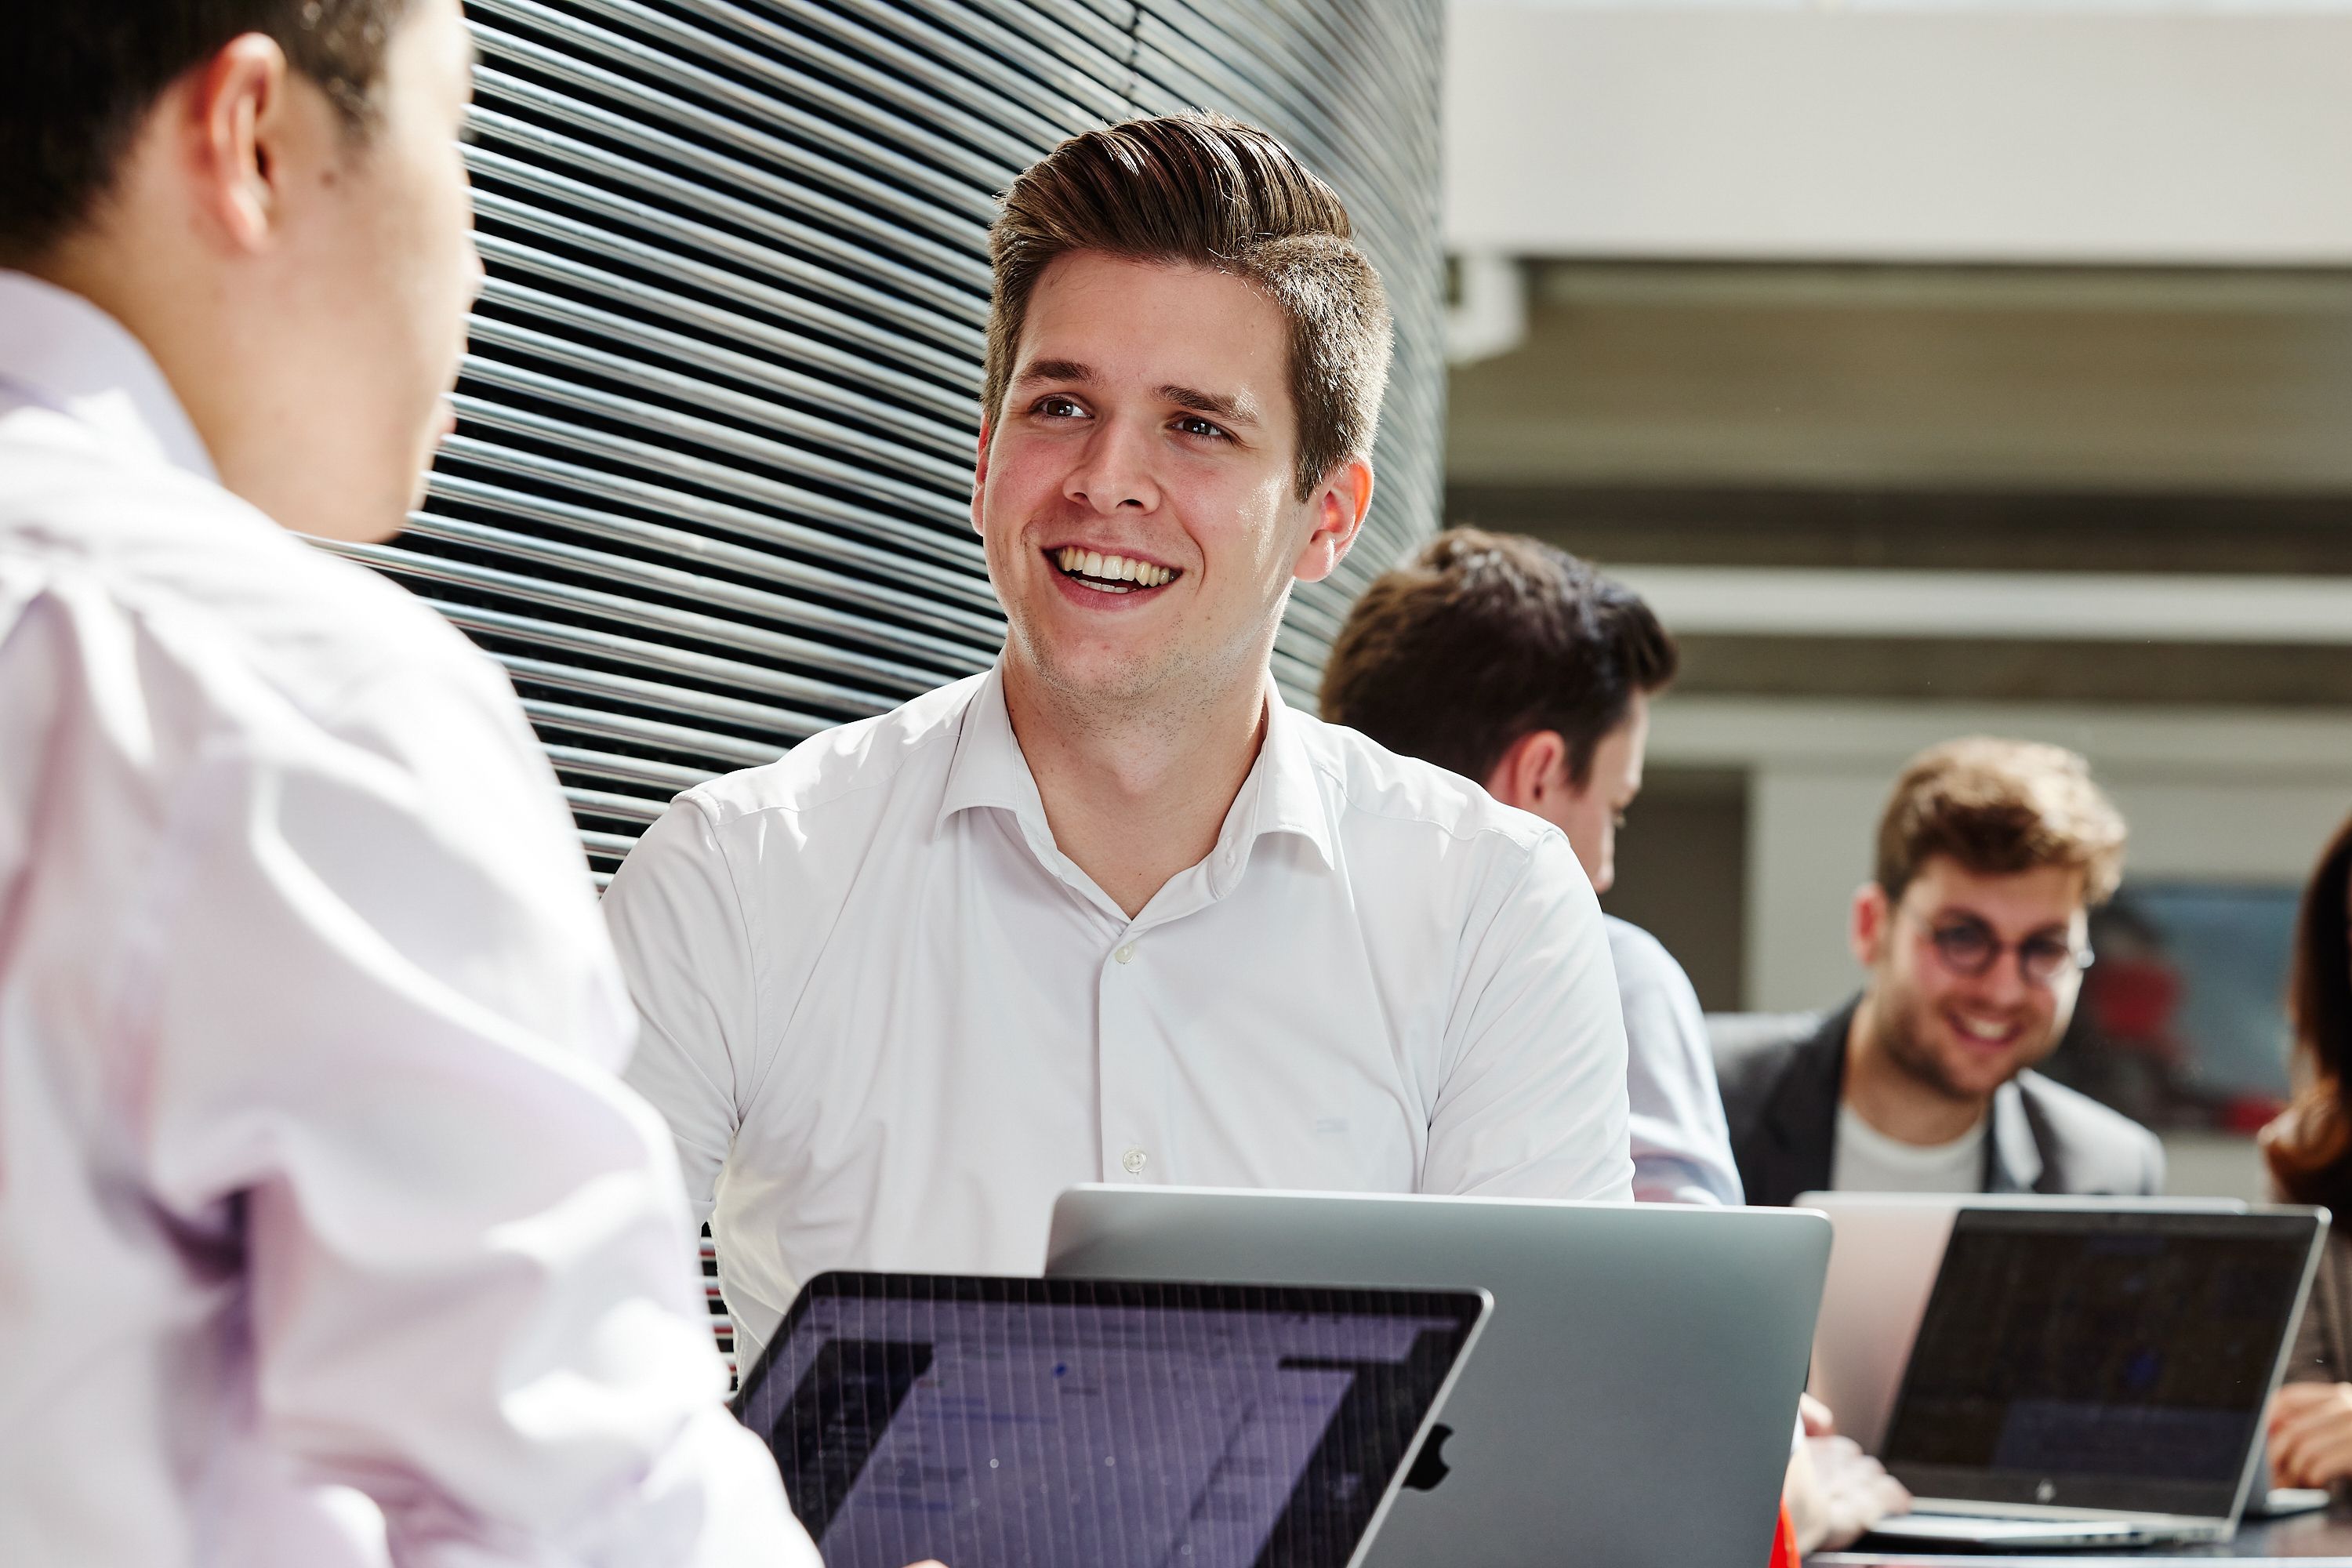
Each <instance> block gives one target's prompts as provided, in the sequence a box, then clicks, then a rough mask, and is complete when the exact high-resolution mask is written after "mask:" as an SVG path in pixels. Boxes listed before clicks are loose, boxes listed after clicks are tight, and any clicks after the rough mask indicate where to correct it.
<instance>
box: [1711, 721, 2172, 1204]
mask: <svg viewBox="0 0 2352 1568" xmlns="http://www.w3.org/2000/svg"><path fill="white" fill-rule="evenodd" d="M2123 855H2124V821H2123V818H2122V817H2121V816H2118V815H2117V814H2116V808H2115V806H2114V805H2112V804H2110V803H2109V802H2108V800H2107V797H2106V796H2105V795H2104V794H2103V793H2101V791H2100V789H2099V787H2098V786H2097V785H2096V784H2094V783H2093V782H2092V781H2091V772H2090V768H2089V767H2088V766H2087V765H2086V764H2085V763H2084V761H2083V759H2082V758H2081V757H2079V756H2076V755H2075V754H2074V752H2069V751H2066V750H2064V749H2063V748H2062V747H2058V746H2049V745H2040V744H2036V743H2033V742H2025V741H2009V740H2000V739H1995V738H1991V737H1986V736H1979V737H1974V738H1970V739H1968V740H1960V741H1951V742H1946V743H1944V744H1942V745H1939V746H1934V747H1930V748H1929V749H1928V750H1927V751H1926V752H1921V753H1920V754H1919V755H1918V756H1916V757H1915V758H1913V759H1912V760H1911V762H1910V763H1909V765H1908V766H1906V768H1905V769H1904V770H1903V774H1902V776H1901V777H1900V778H1898V779H1897V780H1895V789H1894V792H1893V794H1892V795H1890V796H1889V797H1888V799H1887V802H1886V810H1885V815H1884V816H1882V817H1881V818H1880V819H1879V824H1878V849H1877V858H1876V866H1875V870H1874V876H1873V877H1872V879H1871V880H1870V881H1868V882H1867V883H1864V885H1863V886H1862V887H1861V888H1860V889H1857V890H1856V891H1855V893H1854V896H1853V915H1852V920H1851V922H1850V924H1849V927H1848V931H1847V938H1848V941H1849V942H1850V944H1851V946H1852V947H1853V955H1854V957H1855V958H1856V959H1857V960H1858V961H1860V963H1862V964H1863V966H1864V968H1865V969H1866V970H1867V971H1868V972H1869V978H1868V980H1867V982H1866V984H1864V989H1863V993H1862V994H1861V995H1860V996H1858V997H1856V998H1855V999H1854V1000H1853V1001H1852V1002H1849V1003H1848V1004H1846V1005H1844V1006H1843V1007H1841V1008H1839V1009H1837V1010H1836V1011H1835V1012H1833V1013H1831V1014H1829V1015H1827V1016H1822V1017H1808V1018H1805V1019H1802V1020H1801V1021H1800V1022H1798V1023H1797V1024H1796V1025H1795V1026H1793V1027H1788V1028H1780V1029H1778V1030H1775V1031H1773V1032H1770V1033H1768V1034H1766V1035H1763V1036H1761V1037H1756V1038H1751V1039H1746V1040H1740V1041H1727V1042H1726V1043H1725V1046H1724V1048H1723V1050H1722V1051H1721V1052H1720V1053H1719V1054H1718V1057H1717V1065H1718V1067H1719V1068H1720V1069H1721V1072H1722V1076H1723V1099H1724V1106H1725V1109H1726V1110H1727V1112H1728V1113H1729V1116H1730V1120H1731V1143H1732V1152H1733V1153H1734V1154H1735V1155H1736V1156H1737V1157H1738V1161H1739V1174H1740V1179H1741V1181H1742V1182H1743V1184H1745V1185H1746V1187H1747V1189H1748V1202H1750V1203H1758V1204H1786V1203H1790V1202H1791V1201H1793V1200H1794V1199H1795V1198H1796V1196H1797V1194H1800V1193H1802V1192H1808V1191H1818V1190H1824V1189H1832V1188H1834V1189H1836V1190H1838V1191H1842V1192H1908V1193H1960V1194H1966V1193H2077V1194H2124V1195H2146V1194H2156V1193H2158V1192H2160V1191H2162V1190H2163V1185H2164V1151H2163V1148H2162V1146H2161V1145H2160V1144H2158V1142H2157V1140H2156V1137H2155V1135H2154V1134H2153V1133H2151V1132H2149V1131H2147V1129H2146V1128H2144V1127H2141V1126H2140V1125H2139V1124H2138V1123H2137V1122H2135V1121H2130V1120H2129V1119H2127V1118H2126V1117H2123V1116H2120V1115H2118V1114H2116V1112H2115V1111H2113V1110H2108V1109H2107V1108H2106V1107H2105V1106H2104V1105H2101V1104H2099V1103H2098V1102H2096V1101H2095V1100H2089V1099H2087V1098H2085V1097H2084V1096H2083V1095H2080V1094H2077V1093H2075V1092H2074V1090H2073V1089H2067V1088H2065V1087H2063V1085H2060V1084H2056V1083H2053V1082H2052V1081H2051V1080H2050V1079H2046V1078H2043V1077H2042V1075H2041V1074H2040V1073H2037V1072H2035V1071H2033V1070H2032V1069H2033V1066H2034V1064H2035V1063H2037V1062H2039V1061H2041V1060H2042V1058H2045V1057H2047V1056H2048V1055H2049V1054H2050V1053H2051V1052H2052V1051H2053V1050H2055V1049H2057V1047H2058V1041H2059V1038H2060V1037H2061V1036H2063V1034H2064V1033H2065V1032H2066V1023H2067V1020H2068V1019H2069V1018H2071V1017H2073V1016H2074V1001H2075V998H2076V997H2077V996H2078V995H2079V994H2081V991H2082V987H2083V970H2084V966H2085V965H2087V964H2088V963H2090V961H2091V956H2090V951H2089V946H2088V942H2089V931H2090V910H2092V909H2093V908H2094V907H2095V906H2096V905H2098V904H2101V903H2104V902H2105V901H2106V900H2107V899H2108V898H2110V897H2112V896H2113V895H2114V893H2115V890H2116V884H2117V882H2118V881H2119V880H2120V879H2121V878H2122V876H2123Z"/></svg>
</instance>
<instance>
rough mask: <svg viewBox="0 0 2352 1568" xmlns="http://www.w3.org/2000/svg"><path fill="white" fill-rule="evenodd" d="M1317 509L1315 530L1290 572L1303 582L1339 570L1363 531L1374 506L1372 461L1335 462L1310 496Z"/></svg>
mask: <svg viewBox="0 0 2352 1568" xmlns="http://www.w3.org/2000/svg"><path fill="white" fill-rule="evenodd" d="M1308 504H1309V505H1310V506H1311V507H1312V508H1313V509H1314V512H1315V531H1314V532H1312V533H1310V534H1308V535H1307V546H1306V548H1305V549H1303V550H1301V551H1300V552H1298V560H1297V563H1294V564H1293V565H1292V567H1291V569H1290V574H1291V575H1292V576H1294V577H1296V578H1297V579H1298V580H1299V581H1300V582H1302V583H1320V582H1321V581H1322V580H1323V579H1324V578H1326V577H1328V576H1329V575H1331V574H1332V573H1333V572H1334V571H1336V570H1338V568H1339V563H1340V562H1342V561H1344V560H1346V559H1347V556H1348V551H1349V547H1350V546H1352V545H1353V544H1354V543H1355V542H1356V535H1357V534H1359V533H1360V532H1362V531H1363V528H1364V514H1365V513H1366V512H1368V511H1370V510H1371V507H1372V464H1371V459H1370V458H1363V457H1353V458H1341V459H1340V460H1339V462H1337V463H1335V464H1333V465H1332V468H1331V471H1330V472H1329V473H1328V474H1326V475H1324V476H1323V479H1322V482H1321V483H1319V484H1318V485H1317V486H1316V487H1315V493H1314V494H1313V495H1312V496H1311V497H1309V498H1308Z"/></svg>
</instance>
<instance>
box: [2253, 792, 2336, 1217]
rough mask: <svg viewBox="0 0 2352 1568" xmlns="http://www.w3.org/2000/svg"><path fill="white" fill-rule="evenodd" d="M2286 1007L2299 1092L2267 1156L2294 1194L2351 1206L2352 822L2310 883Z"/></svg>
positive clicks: (2272, 1132)
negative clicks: (2348, 1101) (2348, 1102)
mask: <svg viewBox="0 0 2352 1568" xmlns="http://www.w3.org/2000/svg"><path fill="white" fill-rule="evenodd" d="M2286 1007H2287V1022H2288V1024H2289V1026H2291V1027H2292V1028H2293V1030H2294V1046H2293V1047H2292V1050H2293V1054H2294V1077H2295V1079H2296V1089H2295V1095H2294V1101H2293V1102H2292V1103H2291V1104H2290V1105H2288V1107H2287V1109H2286V1110H2285V1113H2284V1114H2283V1115H2281V1116H2280V1117H2279V1119H2278V1120H2277V1121H2273V1122H2272V1123H2271V1124H2270V1125H2269V1126H2268V1127H2265V1128H2263V1140H2262V1142H2263V1159H2264V1160H2265V1161H2266V1162H2268V1163H2269V1165H2270V1169H2271V1178H2272V1179H2273V1181H2275V1182H2276V1183H2277V1184H2278V1188H2279V1191H2280V1192H2282V1193H2284V1194H2285V1195H2286V1196H2287V1197H2288V1198H2290V1199H2292V1200H2293V1201H2294V1202H2296V1203H2303V1204H2325V1205H2327V1206H2328V1207H2330V1208H2332V1209H2334V1210H2336V1212H2337V1213H2338V1214H2352V1104H2347V1094H2352V822H2347V823H2346V824H2345V825H2344V826H2342V827H2341V828H2339V829H2337V830H2336V837H2335V838H2333V839H2332V840H2330V841H2329V843H2328V846H2327V848H2326V852H2325V853H2324V854H2322V855H2321V856H2320V858H2319V865H2318V867H2317V868H2316V869H2315V870H2314V871H2313V872H2312V874H2311V880H2310V882H2309V883H2307V884H2306V885H2305V888H2304V890H2303V908H2302V910H2301V911H2300V912H2299V913H2297V915H2296V916H2295V922H2294V958H2293V962H2292V964H2291V966H2290V968H2289V971H2288V976H2287V993H2286Z"/></svg>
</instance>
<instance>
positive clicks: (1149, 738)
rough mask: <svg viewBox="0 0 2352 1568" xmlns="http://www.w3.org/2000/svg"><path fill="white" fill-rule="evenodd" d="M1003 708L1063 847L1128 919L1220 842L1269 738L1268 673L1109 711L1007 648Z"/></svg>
mask: <svg viewBox="0 0 2352 1568" xmlns="http://www.w3.org/2000/svg"><path fill="white" fill-rule="evenodd" d="M1004 707H1005V711H1006V713H1007V715H1008V716H1009V717H1010V718H1011V720H1012V721H1013V739H1014V740H1015V741H1017V742H1020V745H1021V754H1022V756H1023V758H1024V760H1025V761H1026V762H1027V763H1028V764H1029V772H1030V774H1031V776H1032V777H1034V779H1035V780H1036V781H1037V794H1038V795H1039V797H1040V798H1042V799H1043V800H1044V802H1045V822H1046V826H1049V827H1050V828H1051V829H1052V830H1053V834H1054V842H1055V846H1056V847H1059V848H1060V849H1061V851H1062V853H1063V854H1065V855H1066V856H1068V857H1069V858H1071V859H1072V860H1073V861H1075V862H1076V863H1077V866H1078V868H1079V869H1080V870H1082V871H1084V872H1086V874H1087V876H1089V877H1091V878H1093V879H1094V881H1095V885H1096V886H1097V887H1099V888H1100V889H1102V890H1103V891H1104V892H1106V893H1108V894H1109V895H1110V897H1111V899H1112V900H1113V901H1114V902H1116V903H1117V904H1118V907H1119V908H1120V909H1122V910H1126V911H1127V912H1128V914H1129V916H1133V915H1136V914H1138V913H1140V912H1141V910H1142V909H1143V906H1144V905H1146V904H1148V903H1150V901H1151V899H1152V895H1154V894H1155V893H1157V892H1159V891H1160V889H1161V888H1162V887H1164V886H1166V885H1167V882H1168V880H1169V879H1170V878H1171V877H1173V876H1175V875H1176V874H1177V873H1178V872H1180V871H1182V870H1184V869H1185V868H1188V867H1191V866H1194V865H1197V864H1199V863H1200V862H1201V861H1202V859H1204V858H1206V857H1207V856H1208V853H1209V851H1210V850H1211V849H1213V848H1214V847H1216V843H1217V835H1218V832H1219V830H1220V829H1221V828H1222V827H1223V826H1224V821H1225V814H1226V812H1228V811H1229V810H1231V809H1232V807H1233V804H1234V796H1236V795H1239V794H1240V793H1241V788H1242V784H1243V783H1244V781H1245V780H1246V779H1248V777H1249V772H1250V768H1251V766H1252V765H1253V764H1254V763H1255V762H1256V761H1257V753H1258V748H1259V746H1260V744H1262V743H1263V742H1264V740H1265V724H1266V706H1265V677H1264V675H1263V674H1262V673H1261V674H1260V675H1259V676H1258V678H1257V679H1256V680H1255V681H1254V682H1249V683H1236V684H1235V685H1234V687H1233V688H1232V689H1229V690H1225V691H1222V692H1219V693H1217V694H1216V695H1215V696H1213V698H1211V699H1210V700H1207V701H1195V702H1192V703H1184V704H1174V705H1170V704H1162V703H1157V702H1154V703H1139V704H1135V705H1134V708H1135V710H1136V711H1134V712H1131V713H1130V712H1121V711H1116V710H1113V711H1105V710H1103V706H1102V705H1088V706H1087V707H1084V708H1076V707H1074V705H1073V704H1071V703H1070V702H1068V701H1067V700H1064V699H1063V698H1062V696H1061V694H1059V693H1056V692H1054V691H1052V690H1051V689H1049V688H1047V686H1046V685H1045V682H1043V681H1041V680H1039V679H1037V678H1036V677H1035V675H1034V673H1033V672H1031V671H1030V670H1028V669H1027V668H1025V667H1024V665H1022V664H1021V663H1020V661H1019V660H1018V659H1017V658H1015V657H1014V656H1013V655H1011V654H1010V653H1008V654H1007V656H1006V658H1005V660H1004Z"/></svg>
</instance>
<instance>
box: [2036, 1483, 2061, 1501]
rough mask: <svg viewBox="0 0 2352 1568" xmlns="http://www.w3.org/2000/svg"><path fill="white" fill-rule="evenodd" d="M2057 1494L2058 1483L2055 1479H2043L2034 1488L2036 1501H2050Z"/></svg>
mask: <svg viewBox="0 0 2352 1568" xmlns="http://www.w3.org/2000/svg"><path fill="white" fill-rule="evenodd" d="M2057 1495H2058V1483H2057V1482H2055V1481H2043V1482H2042V1483H2040V1484H2039V1485H2037V1486H2036V1487H2035V1488H2034V1489H2033V1500H2034V1501H2035V1502H2048V1501H2049V1500H2051V1499H2052V1498H2054V1497H2056V1496H2057Z"/></svg>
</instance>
